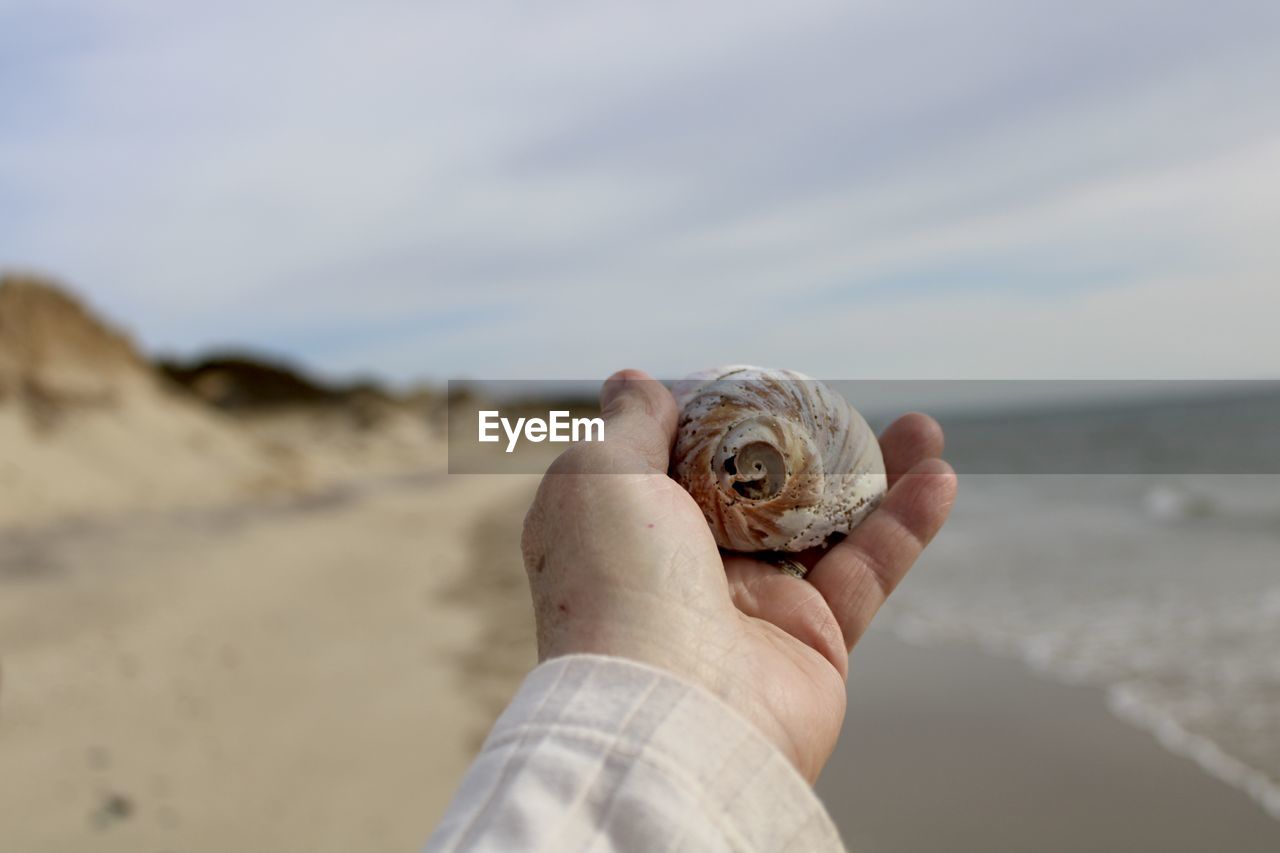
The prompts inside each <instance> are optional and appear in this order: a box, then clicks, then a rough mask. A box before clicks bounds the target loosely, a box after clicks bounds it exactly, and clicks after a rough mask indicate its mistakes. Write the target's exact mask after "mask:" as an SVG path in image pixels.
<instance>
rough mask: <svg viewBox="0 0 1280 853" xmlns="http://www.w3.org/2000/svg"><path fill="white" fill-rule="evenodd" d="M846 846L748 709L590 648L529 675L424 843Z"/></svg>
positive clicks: (445, 846)
mask: <svg viewBox="0 0 1280 853" xmlns="http://www.w3.org/2000/svg"><path fill="white" fill-rule="evenodd" d="M843 849H844V848H843V846H842V845H841V842H840V836H839V834H838V833H837V831H836V828H835V826H834V824H833V823H832V822H831V818H830V817H829V816H828V814H827V812H826V810H825V809H824V808H823V806H822V803H821V802H820V801H819V800H818V798H817V796H816V795H815V794H814V793H813V789H812V787H811V786H810V785H809V784H808V783H807V782H806V781H805V780H804V779H803V778H802V777H801V776H800V774H799V773H798V772H797V771H796V770H795V768H794V767H793V766H792V765H791V763H790V762H789V761H788V760H787V759H786V757H785V756H784V755H783V754H782V753H781V752H780V751H779V750H778V749H777V748H776V747H775V746H774V745H773V744H772V743H770V742H769V741H767V740H766V739H765V737H764V736H763V735H762V734H761V733H760V732H759V731H758V730H757V729H756V728H755V726H753V725H752V724H751V723H749V722H748V721H747V720H746V719H745V718H743V717H741V716H739V715H738V713H737V712H736V711H734V710H733V709H731V708H730V707H729V706H728V705H726V704H724V703H723V702H722V701H721V700H719V699H718V698H716V697H715V696H713V695H712V694H711V693H709V692H707V691H706V690H703V689H702V688H700V687H696V686H694V685H692V684H687V683H685V682H684V681H682V680H680V679H679V678H677V677H676V676H674V675H671V674H670V673H667V672H664V671H662V670H659V669H655V668H652V667H649V666H645V665H642V664H639V663H635V662H633V661H628V660H624V659H621V658H613V657H602V656H597V655H570V656H567V657H562V658H555V659H552V660H550V661H548V662H546V663H544V664H542V665H540V666H538V667H537V668H536V669H534V670H533V672H531V673H530V674H529V676H528V677H527V678H526V679H525V681H524V684H523V685H522V686H521V687H520V690H519V692H518V693H517V694H516V696H515V699H513V700H512V702H511V704H510V706H508V708H507V710H506V711H505V712H504V713H503V714H502V716H501V717H500V718H499V719H498V722H497V724H496V725H495V726H494V728H493V731H492V732H491V733H490V734H489V737H488V739H487V740H486V741H485V743H484V746H483V747H482V748H481V751H480V754H479V756H478V757H477V758H476V760H475V762H474V763H473V764H472V766H471V768H470V769H469V770H468V771H467V774H466V776H465V777H464V779H463V781H462V785H461V787H460V789H459V790H458V793H457V795H456V796H455V797H454V800H453V802H452V803H451V804H450V806H449V809H448V811H447V812H446V813H445V816H444V819H443V821H442V822H441V824H440V826H439V828H437V830H436V832H435V834H433V835H432V836H431V838H430V840H429V841H428V842H427V847H426V850H427V851H428V853H438V852H439V851H460V850H462V851H474V850H494V851H504V853H507V851H526V850H528V851H536V850H546V851H563V850H574V851H579V850H581V851H644V853H650V851H663V850H698V851H703V850H709V851H785V850H795V851H806V853H808V851H828V850H832V851H839V850H843Z"/></svg>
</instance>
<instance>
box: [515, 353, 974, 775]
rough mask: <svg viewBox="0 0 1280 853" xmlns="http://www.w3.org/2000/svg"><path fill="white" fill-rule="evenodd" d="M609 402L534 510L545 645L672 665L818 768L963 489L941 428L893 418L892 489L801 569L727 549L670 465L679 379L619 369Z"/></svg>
mask: <svg viewBox="0 0 1280 853" xmlns="http://www.w3.org/2000/svg"><path fill="white" fill-rule="evenodd" d="M601 407H602V410H603V415H604V418H605V440H604V442H603V443H599V444H582V445H578V446H576V447H574V448H572V449H571V450H569V451H568V452H566V453H565V454H563V455H562V456H561V457H560V458H559V459H558V460H556V462H555V463H554V464H553V465H552V466H551V468H550V469H549V471H548V474H547V476H546V477H544V478H543V481H542V485H541V487H540V488H539V489H538V495H537V497H536V498H535V500H534V502H533V506H532V508H531V509H530V510H529V514H528V516H527V517H526V519H525V526H524V539H523V551H524V561H525V568H526V569H527V570H528V572H529V580H530V587H531V589H532V591H533V603H534V611H535V614H536V617H537V625H538V654H539V659H541V660H546V659H547V658H552V657H557V656H559V655H566V654H574V653H594V654H605V655H616V656H620V657H625V658H629V659H632V660H637V661H641V662H643V663H647V664H649V665H652V666H655V667H659V668H662V669H665V670H667V671H669V672H673V673H675V674H677V675H679V676H681V677H683V678H684V679H685V680H687V681H691V682H693V683H695V684H699V685H701V686H703V687H705V688H706V689H708V690H710V691H711V692H712V693H714V694H716V695H717V696H719V697H720V698H721V699H723V700H724V701H725V702H727V703H728V704H729V705H730V706H731V707H733V708H734V709H736V710H737V711H738V712H739V713H741V714H742V715H743V716H745V717H746V718H747V719H749V720H750V721H751V722H753V723H754V724H755V725H756V726H757V727H758V728H759V729H760V730H761V731H762V732H763V733H764V734H765V735H766V736H767V737H768V738H770V739H771V740H772V741H773V742H774V743H775V744H777V746H778V747H779V748H781V749H782V751H783V752H784V753H785V754H786V755H787V757H788V758H790V760H791V762H792V763H793V764H794V765H795V766H796V768H797V769H798V770H799V771H800V772H801V774H803V775H804V776H805V778H807V779H809V780H810V781H811V782H812V781H814V780H816V779H817V777H818V774H819V773H820V772H821V770H822V767H823V765H824V764H826V762H827V759H828V758H830V756H831V752H832V750H834V749H835V744H836V738H837V737H838V735H839V733H840V726H841V723H842V722H843V720H844V712H845V680H846V678H847V676H848V669H849V652H850V651H851V650H852V649H853V646H854V644H856V643H857V642H858V639H859V638H860V637H861V636H862V634H863V632H865V631H866V629H867V626H868V625H869V624H870V622H871V619H872V617H873V616H874V615H875V613H876V611H877V610H879V608H880V605H881V604H883V603H884V600H885V598H886V597H887V596H888V595H889V593H890V592H891V591H892V590H893V588H894V587H896V586H897V585H898V582H899V581H901V580H902V577H903V575H905V574H906V572H907V570H908V569H909V568H910V567H911V564H912V563H914V562H915V560H916V558H917V557H918V556H919V555H920V551H921V549H923V548H924V546H925V545H926V544H928V542H929V541H930V540H931V539H932V538H933V536H934V534H936V533H937V532H938V529H939V528H940V527H941V526H942V523H943V522H944V521H945V520H946V518H947V515H948V513H949V512H950V510H951V505H952V503H953V502H954V500H955V494H956V478H955V473H954V472H953V471H952V470H951V467H950V466H949V465H947V463H946V462H943V461H942V460H941V459H940V458H938V456H939V454H940V453H941V452H942V443H943V442H942V430H941V428H940V427H939V426H938V424H937V423H936V422H935V421H934V420H933V419H932V418H929V417H927V416H925V415H919V414H912V415H906V416H905V417H903V418H900V419H899V420H898V421H897V422H895V423H894V424H893V425H892V426H890V427H889V428H888V429H887V430H886V431H885V433H884V435H883V436H882V437H881V439H880V444H881V448H882V450H883V451H884V456H885V464H886V467H887V469H888V474H889V484H890V489H889V493H888V495H887V496H886V497H885V499H884V501H883V503H882V504H881V505H880V507H879V508H878V509H876V510H875V511H874V512H873V513H872V514H871V515H869V516H868V517H867V518H866V519H865V520H864V521H863V522H862V524H861V525H859V526H858V527H857V528H856V529H854V531H853V532H852V533H851V534H850V535H849V536H847V537H846V538H844V539H843V540H841V541H840V542H839V543H838V544H836V545H834V546H833V547H831V548H829V549H827V550H826V551H825V552H817V553H813V552H811V553H806V554H804V555H801V557H800V559H801V561H802V562H804V563H805V564H806V565H809V566H811V570H810V572H809V575H808V577H807V578H806V579H805V580H800V579H798V578H795V577H792V576H790V575H787V574H784V573H782V572H780V571H778V570H777V569H776V568H774V567H773V566H771V565H769V564H768V563H766V562H764V561H762V560H757V559H753V558H750V557H744V556H740V555H722V554H721V553H720V551H719V549H718V548H717V547H716V543H715V540H714V538H713V537H712V535H711V530H710V528H709V527H708V526H707V522H706V520H705V519H704V518H703V515H702V511H701V510H700V509H699V508H698V506H697V504H696V503H694V501H693V499H692V498H691V497H690V496H689V494H688V493H687V492H685V491H684V489H682V488H681V487H680V486H679V485H678V484H677V483H676V482H675V481H674V480H672V479H671V478H670V477H668V476H667V469H668V467H669V462H670V454H671V447H672V444H673V442H674V440H675V434H676V421H677V411H676V405H675V401H674V400H673V399H672V397H671V394H670V392H669V391H667V389H666V388H664V387H663V386H662V385H661V384H659V383H658V382H656V381H655V380H653V379H651V378H650V377H648V376H646V375H645V374H643V373H640V372H639V371H622V372H620V373H617V374H615V375H614V376H612V377H610V378H609V380H608V381H606V382H605V385H604V388H603V390H602V392H601ZM602 471H616V472H618V473H608V474H602V473H601V472H602Z"/></svg>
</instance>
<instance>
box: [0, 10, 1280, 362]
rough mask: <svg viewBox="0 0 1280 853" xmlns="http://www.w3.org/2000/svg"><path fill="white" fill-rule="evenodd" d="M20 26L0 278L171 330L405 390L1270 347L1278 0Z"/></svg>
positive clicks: (1, 204) (236, 13)
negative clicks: (55, 280)
mask: <svg viewBox="0 0 1280 853" xmlns="http://www.w3.org/2000/svg"><path fill="white" fill-rule="evenodd" d="M6 8H7V9H8V11H5V12H0V31H5V32H8V33H10V35H9V36H8V37H7V38H6V37H4V36H0V47H3V48H5V50H4V55H5V56H6V60H4V61H5V65H4V68H3V71H4V74H3V75H0V79H3V80H4V81H5V82H3V83H0V97H3V98H4V100H5V104H6V108H5V109H4V110H3V111H2V112H0V116H2V117H0V262H11V263H17V264H23V265H27V266H40V267H44V268H46V269H49V270H52V271H55V272H58V273H60V274H62V275H64V276H66V277H68V278H69V279H71V280H72V281H73V282H74V283H75V284H76V285H77V286H79V287H81V288H83V289H85V290H86V291H88V293H89V295H90V296H91V297H92V298H93V299H94V301H95V302H97V303H99V304H101V305H103V306H105V307H106V308H107V309H108V311H109V312H111V313H113V314H114V315H116V316H119V317H122V318H124V319H125V320H127V321H128V322H130V323H131V324H133V325H134V326H135V327H136V328H137V329H138V331H139V333H140V335H141V337H142V338H143V340H144V341H146V342H147V343H148V344H149V345H151V346H153V347H159V348H165V349H170V350H179V351H191V350H195V349H198V348H200V347H201V346H206V345H209V344H211V343H220V342H228V341H237V340H238V341H243V342H245V343H248V344H251V345H255V346H259V347H263V348H267V349H274V350H279V351H284V352H288V353H290V354H293V355H295V356H297V357H300V358H303V359H306V360H308V361H311V362H314V363H316V364H319V365H321V366H322V367H324V368H325V369H328V370H331V371H335V372H365V371H381V372H385V373H388V374H391V375H394V376H396V377H399V378H408V377H412V376H432V377H437V378H442V377H446V376H453V375H471V376H486V375H488V376H556V377H565V378H570V377H576V376H598V375H600V374H602V373H607V372H608V371H610V370H611V369H613V368H614V367H616V366H619V365H621V364H635V365H639V366H645V367H649V368H650V369H653V370H656V371H658V372H666V373H676V372H681V371H683V370H686V369H689V368H692V367H695V366H699V365H703V364H706V363H713V362H720V361H743V360H755V361H763V362H769V363H779V364H786V365H792V366H796V367H799V368H803V369H807V370H809V371H810V372H813V373H818V374H823V375H827V376H838V375H844V376H869V375H880V376H907V375H921V376H927V377H937V376H942V375H965V374H966V373H968V374H973V375H981V376H998V375H1011V376H1012V375H1041V374H1043V375H1055V376H1056V375H1063V376H1070V375H1077V374H1076V373H1073V371H1079V374H1078V375H1088V376H1102V375H1115V376H1130V375H1132V376H1149V375H1157V373H1152V371H1157V372H1158V375H1162V376H1164V375H1168V376H1177V375H1204V374H1205V371H1206V370H1208V371H1210V372H1211V373H1215V374H1216V375H1223V376H1252V375H1257V373H1258V371H1259V369H1260V368H1259V367H1258V365H1259V363H1260V362H1266V363H1270V364H1274V363H1276V359H1277V356H1280V345H1277V344H1274V343H1272V341H1273V340H1274V336H1273V335H1272V334H1271V333H1270V332H1269V331H1268V330H1265V329H1262V328H1261V327H1259V326H1258V325H1257V322H1256V321H1255V320H1254V319H1253V318H1256V317H1259V316H1265V315H1266V314H1267V312H1271V316H1274V311H1275V308H1276V307H1278V306H1277V305H1276V304H1275V297H1274V296H1272V295H1271V294H1272V293H1273V292H1274V291H1275V288H1274V285H1273V281H1274V270H1275V269H1276V264H1275V262H1276V261H1277V260H1278V259H1277V258H1276V257H1275V250H1274V248H1273V243H1274V240H1273V238H1272V237H1271V230H1272V227H1271V223H1274V222H1275V221H1276V213H1277V212H1280V189H1277V188H1275V186H1274V182H1272V183H1270V184H1268V182H1267V181H1265V180H1264V179H1263V178H1262V177H1261V176H1264V175H1267V174H1276V170H1277V167H1278V166H1280V144H1278V141H1280V106H1277V105H1276V103H1275V99H1274V97H1273V92H1272V89H1273V85H1272V81H1274V80H1275V79H1276V78H1277V76H1280V12H1277V11H1275V10H1272V9H1270V8H1268V7H1267V4H1257V3H1247V2H1227V3H1223V4H1218V5H1217V6H1215V8H1214V10H1213V12H1212V14H1209V13H1208V12H1206V11H1205V10H1204V7H1203V5H1202V4H1198V3H1191V2H1172V3H1170V2H1164V3H1154V2H1140V0H1121V2H1114V3H1107V4H1102V3H1097V4H1087V5H1085V6H1080V5H1079V4H1077V5H1076V6H1074V7H1071V8H1070V9H1067V8H1063V9H1062V10H1061V11H1060V12H1058V13H1056V14H1049V13H1048V11H1047V10H1046V9H1044V8H1043V7H1041V8H1038V9H1035V10H1032V9H1030V8H1029V7H1027V6H1026V4H1020V3H1015V2H1013V0H981V2H979V3H976V4H975V3H965V4H960V3H954V4H950V3H941V4H933V5H931V6H930V8H929V9H928V10H927V12H926V11H925V10H923V9H921V8H918V7H912V8H907V7H906V6H904V4H890V3H887V2H877V3H861V4H856V5H849V4H843V3H835V2H807V3H801V4H786V6H785V7H784V6H783V5H780V4H772V3H728V2H713V3H704V4H693V5H690V4H676V3H674V2H658V3H653V4H645V5H643V6H631V5H624V4H616V3H592V4H586V3H579V2H553V3H549V4H537V5H536V6H531V5H529V4H522V3H517V2H513V1H511V0H509V1H508V2H496V1H495V2H477V3H471V4H448V5H441V4H415V3H407V2H382V3H369V4H359V5H351V4H338V3H325V2H321V3H307V4H302V3H300V2H295V3H288V2H286V3H276V4H267V5H266V6H264V5H263V4H249V3H233V4H230V5H220V6H217V7H211V6H208V5H207V4H206V5H199V4H162V3H143V2H140V0H135V2H128V3H120V4H111V5H110V7H107V6H103V5H101V4H90V3H88V2H87V0H60V2H52V3H41V4H38V5H37V4H14V5H12V6H11V7H6ZM22 44H38V45H40V49H39V50H33V49H23V50H17V49H16V47H17V46H18V45H22ZM10 48H14V49H13V50H10ZM1224 294H1230V301H1229V302H1225V301H1223V299H1222V297H1223V295H1224ZM1148 302H1149V304H1146V303H1148ZM1144 305H1145V308H1144V307H1142V306H1144ZM1116 311H1120V312H1122V313H1120V314H1113V313H1111V312H1116ZM1228 313H1230V314H1231V315H1233V316H1235V317H1237V318H1241V317H1243V318H1247V319H1245V320H1243V321H1238V322H1235V323H1234V327H1235V328H1234V331H1233V332H1231V333H1230V334H1229V335H1228V334H1227V333H1226V332H1224V331H1222V329H1224V328H1225V327H1226V326H1228V325H1233V324H1232V323H1229V322H1228V321H1229V320H1230V318H1229V317H1228V316H1227V315H1228ZM1205 318H1212V319H1213V320H1214V321H1215V322H1216V323H1217V325H1215V327H1214V330H1212V331H1211V332H1210V333H1205V331H1204V329H1203V324H1204V320H1205ZM1179 324H1181V325H1179ZM978 329H980V330H981V334H975V333H974V330H978ZM966 330H968V331H966ZM1188 340H1199V341H1200V342H1201V343H1202V344H1204V345H1202V346H1195V347H1188V346H1186V341H1188ZM1210 343H1212V344H1213V348H1210V347H1209V346H1208V344H1210ZM1228 343H1229V344H1230V346H1226V344H1228ZM1070 352H1074V353H1075V355H1074V356H1071V357H1068V356H1067V355H1066V354H1067V353H1070Z"/></svg>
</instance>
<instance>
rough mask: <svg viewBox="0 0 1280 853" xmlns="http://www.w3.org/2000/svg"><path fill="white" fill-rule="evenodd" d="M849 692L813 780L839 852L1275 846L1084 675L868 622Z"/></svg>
mask: <svg viewBox="0 0 1280 853" xmlns="http://www.w3.org/2000/svg"><path fill="white" fill-rule="evenodd" d="M849 699H850V704H849V712H848V717H847V718H846V723H845V730H844V734H843V736H842V738H841V742H840V745H839V746H838V747H837V749H836V753H835V755H833V756H832V759H831V762H830V763H829V764H828V766H827V769H826V771H825V772H824V773H823V776H822V778H821V779H820V780H819V782H818V785H817V790H818V793H819V795H820V796H821V797H822V798H823V800H824V802H826V803H827V806H828V809H829V811H830V812H831V815H832V818H833V819H834V820H835V821H836V824H837V826H839V827H840V829H841V832H842V834H843V835H844V840H845V843H846V844H848V845H849V846H850V848H851V849H866V850H886V851H893V850H902V851H908V850H930V849H943V848H945V849H949V850H952V851H964V850H974V851H979V850H981V851H989V850H1031V849H1034V850H1037V851H1043V853H1052V851H1063V853H1067V851H1077V850H1081V849H1088V850H1098V851H1110V850H1114V851H1128V850H1148V849H1158V850H1161V851H1162V853H1175V851H1186V853H1192V851H1203V850H1214V849H1222V850H1232V851H1235V853H1247V851H1255V850H1256V851H1258V853H1264V851H1271V850H1276V849H1280V822H1276V821H1275V820H1273V819H1272V818H1271V817H1270V816H1269V815H1268V814H1267V813H1266V812H1265V811H1264V810H1263V809H1262V808H1260V807H1259V805H1258V803H1256V802H1255V801H1254V800H1253V799H1251V798H1250V797H1249V796H1248V795H1247V794H1245V793H1244V792H1242V791H1241V790H1239V789H1238V788H1235V787H1232V786H1230V785H1228V784H1226V783H1225V782H1223V781H1221V780H1219V779H1217V778H1215V777H1214V776H1212V775H1210V774H1209V773H1206V772H1205V771H1204V769H1202V768H1201V767H1200V766H1199V764H1197V763H1195V762H1193V761H1189V760H1187V759H1185V758H1183V757H1180V756H1178V755H1175V754H1174V753H1172V752H1170V751H1168V750H1166V749H1165V748H1164V747H1163V746H1162V745H1161V744H1160V743H1158V742H1157V739H1156V738H1155V737H1153V736H1152V734H1151V733H1149V732H1147V731H1144V730H1142V729H1140V728H1138V727H1136V726H1134V725H1133V724H1131V723H1130V722H1126V721H1124V720H1122V719H1120V718H1118V717H1117V716H1116V715H1115V714H1114V713H1113V712H1112V711H1111V710H1110V709H1109V708H1108V703H1107V695H1106V693H1105V692H1104V691H1103V690H1100V689H1098V688H1096V687H1087V686H1070V685H1065V684H1062V683H1060V682H1057V681H1051V680H1049V679H1048V678H1046V677H1045V676H1044V675H1043V674H1040V673H1037V672H1035V671H1034V670H1031V669H1029V668H1028V667H1027V666H1026V665H1025V664H1024V663H1022V662H1020V661H1017V660H1015V659H1011V658H1008V657H1004V656H996V655H992V654H991V653H989V652H988V651H985V650H983V649H982V648H980V647H977V646H958V647H946V646H921V645H916V644H912V643H908V642H906V641H904V640H902V639H901V638H898V637H896V636H894V634H893V633H892V632H891V631H881V632H877V631H874V630H873V631H872V632H871V633H870V634H869V635H868V637H867V638H866V639H865V640H864V641H863V643H862V644H860V645H859V647H858V649H857V650H856V651H855V653H854V657H853V667H852V670H851V674H850V682H849Z"/></svg>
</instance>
